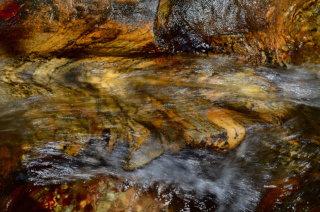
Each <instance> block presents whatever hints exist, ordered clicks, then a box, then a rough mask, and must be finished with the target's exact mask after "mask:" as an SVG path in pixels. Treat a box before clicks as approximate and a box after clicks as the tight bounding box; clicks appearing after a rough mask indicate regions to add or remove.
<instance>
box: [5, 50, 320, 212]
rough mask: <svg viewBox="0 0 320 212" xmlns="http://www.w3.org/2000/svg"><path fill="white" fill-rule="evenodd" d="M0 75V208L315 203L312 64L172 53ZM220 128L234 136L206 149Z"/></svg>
mask: <svg viewBox="0 0 320 212" xmlns="http://www.w3.org/2000/svg"><path fill="white" fill-rule="evenodd" d="M0 69H1V73H0V76H1V79H0V84H1V86H0V100H1V105H0V137H1V144H0V148H1V149H0V150H1V151H0V153H1V156H0V160H1V166H2V168H1V169H2V171H1V174H2V177H1V178H0V180H1V181H0V183H1V184H0V188H1V196H0V197H1V203H2V204H3V206H4V207H3V208H5V211H20V210H21V211H36V210H38V211H41V210H44V211H90V210H91V211H92V210H94V211H108V210H109V211H143V210H145V211H319V210H320V208H319V201H320V172H319V170H320V165H319V159H320V157H319V153H320V146H319V145H320V67H319V66H317V65H314V64H304V65H301V66H291V67H287V68H271V67H254V66H249V65H246V64H243V63H241V61H237V60H236V59H235V58H229V57H227V58H226V57H220V56H175V57H159V58H122V57H109V58H92V59H91V58H88V59H77V60H75V59H52V60H34V61H15V60H6V59H3V60H2V61H1V67H0ZM208 111H218V112H215V113H214V117H218V118H219V117H221V118H220V119H219V120H222V121H220V122H221V123H222V124H220V122H218V121H216V122H215V120H216V119H215V118H210V116H209V115H208ZM221 111H222V112H221ZM211 120H213V121H211ZM223 123H229V125H228V126H227V125H226V124H223ZM229 126H230V127H231V128H232V129H235V130H239V129H242V128H243V129H245V135H244V137H243V139H242V140H240V141H241V142H239V144H237V145H235V147H234V148H224V147H223V146H222V147H221V146H219V147H217V146H214V145H211V144H210V145H209V144H208V137H211V138H214V137H215V136H216V137H219V136H220V137H219V138H222V137H227V138H229V139H230V133H231V131H230V129H229V128H228V127H229ZM221 132H222V134H221ZM237 132H239V131H237ZM237 132H236V137H238V136H239V135H240V134H239V135H238V134H237ZM226 133H227V136H226V135H225V134H226ZM236 137H235V138H236ZM235 140H236V139H235ZM228 141H229V143H231V140H228ZM203 142H207V143H206V145H203ZM112 183H113V184H116V186H112V185H111V184H112ZM93 185H96V186H98V187H99V186H100V187H101V186H102V185H104V187H103V186H102V188H103V189H100V190H99V189H98V190H94V189H93V188H96V187H94V186H93ZM100 187H99V188H100ZM66 188H68V189H66ZM59 192H60V193H59ZM130 192H131V193H130ZM121 195H126V198H124V197H123V196H121ZM89 197H90V198H89ZM66 199H67V200H68V201H65V200H66Z"/></svg>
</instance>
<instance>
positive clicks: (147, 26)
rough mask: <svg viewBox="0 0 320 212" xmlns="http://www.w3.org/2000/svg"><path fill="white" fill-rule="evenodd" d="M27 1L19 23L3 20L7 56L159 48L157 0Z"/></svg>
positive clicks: (1, 45)
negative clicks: (155, 33)
mask: <svg viewBox="0 0 320 212" xmlns="http://www.w3.org/2000/svg"><path fill="white" fill-rule="evenodd" d="M23 3H24V7H23V8H22V9H21V10H20V11H19V14H20V20H19V22H17V20H13V22H17V23H16V24H14V25H8V23H7V22H6V21H4V20H0V29H1V30H0V55H2V56H15V57H16V56H23V57H31V58H35V57H42V58H43V57H56V56H58V57H84V56H86V57H90V56H91V55H94V56H108V55H119V54H120V55H130V54H135V53H137V52H139V53H149V52H152V51H154V50H155V48H154V45H153V44H152V42H153V32H152V22H153V19H154V16H155V10H156V2H155V1H148V3H147V4H145V3H143V2H136V1H90V2H79V1H75V0H72V1H61V0H54V1H50V2H49V3H47V2H46V3H45V2H43V1H36V0H28V1H24V2H23ZM8 4H9V3H8ZM11 4H13V3H11ZM11 4H10V5H11ZM14 8H16V7H14ZM10 11H11V10H10ZM12 11H13V9H12ZM1 12H3V11H1ZM16 12H17V11H16V10H14V13H16ZM1 14H2V13H0V17H4V18H9V16H8V15H6V14H7V13H6V14H4V15H1ZM10 17H11V16H10Z"/></svg>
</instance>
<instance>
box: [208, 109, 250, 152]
mask: <svg viewBox="0 0 320 212" xmlns="http://www.w3.org/2000/svg"><path fill="white" fill-rule="evenodd" d="M234 115H236V114H235V112H234V111H231V110H227V109H222V108H211V109H209V110H208V111H207V117H208V119H209V120H210V121H212V122H213V123H215V124H216V125H218V126H219V127H222V128H224V129H226V130H227V140H226V141H224V142H221V141H220V140H219V139H218V140H217V141H216V142H215V143H214V144H213V146H215V147H218V148H221V149H233V148H235V147H237V146H238V145H239V144H240V142H241V141H242V140H243V138H244V136H245V135H246V129H245V127H244V126H243V125H242V124H241V123H239V122H238V121H236V120H235V118H234V117H235V116H234Z"/></svg>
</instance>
